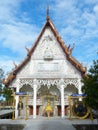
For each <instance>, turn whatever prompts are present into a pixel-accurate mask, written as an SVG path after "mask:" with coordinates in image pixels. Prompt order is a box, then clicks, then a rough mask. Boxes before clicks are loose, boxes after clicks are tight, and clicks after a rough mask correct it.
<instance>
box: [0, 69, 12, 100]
mask: <svg viewBox="0 0 98 130" xmlns="http://www.w3.org/2000/svg"><path fill="white" fill-rule="evenodd" d="M3 78H4V71H3V69H2V68H0V96H3V97H5V99H6V101H11V100H12V96H11V94H12V91H11V90H10V89H8V88H7V87H6V86H4V85H3V84H2V79H3Z"/></svg>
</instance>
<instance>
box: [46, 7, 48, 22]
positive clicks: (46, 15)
mask: <svg viewBox="0 0 98 130" xmlns="http://www.w3.org/2000/svg"><path fill="white" fill-rule="evenodd" d="M46 19H47V21H48V20H49V6H47V12H46Z"/></svg>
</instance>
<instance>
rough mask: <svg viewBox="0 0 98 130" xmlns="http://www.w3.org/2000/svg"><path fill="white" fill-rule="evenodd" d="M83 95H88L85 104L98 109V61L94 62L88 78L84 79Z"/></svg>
mask: <svg viewBox="0 0 98 130" xmlns="http://www.w3.org/2000/svg"><path fill="white" fill-rule="evenodd" d="M83 83H84V85H83V87H82V91H83V93H85V94H87V97H86V99H85V102H86V103H87V105H89V106H90V107H92V108H93V109H98V60H96V61H95V60H94V61H93V65H92V66H91V68H90V69H89V73H88V75H87V77H85V78H84V79H83Z"/></svg>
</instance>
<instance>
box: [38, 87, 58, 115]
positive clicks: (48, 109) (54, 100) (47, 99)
mask: <svg viewBox="0 0 98 130" xmlns="http://www.w3.org/2000/svg"><path fill="white" fill-rule="evenodd" d="M37 98H38V99H40V101H42V103H41V105H40V106H39V115H41V116H44V117H54V116H58V104H59V105H61V104H60V91H59V89H58V88H57V87H56V86H55V85H54V86H50V87H49V88H48V87H47V86H44V85H43V86H41V88H40V89H39V90H38V93H37Z"/></svg>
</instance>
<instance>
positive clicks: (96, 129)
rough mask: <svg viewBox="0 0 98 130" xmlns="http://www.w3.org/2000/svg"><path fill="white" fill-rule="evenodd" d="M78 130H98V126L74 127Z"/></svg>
mask: <svg viewBox="0 0 98 130" xmlns="http://www.w3.org/2000/svg"><path fill="white" fill-rule="evenodd" d="M73 126H74V127H75V129H76V130H98V124H83V125H78V124H75V125H73Z"/></svg>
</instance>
